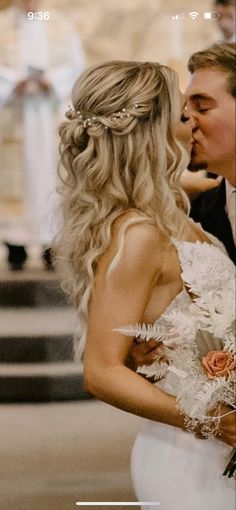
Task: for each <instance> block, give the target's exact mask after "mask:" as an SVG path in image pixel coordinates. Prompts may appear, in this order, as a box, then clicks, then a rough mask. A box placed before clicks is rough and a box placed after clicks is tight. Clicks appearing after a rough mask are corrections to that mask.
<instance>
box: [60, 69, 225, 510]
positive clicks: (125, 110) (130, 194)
mask: <svg viewBox="0 0 236 510" xmlns="http://www.w3.org/2000/svg"><path fill="white" fill-rule="evenodd" d="M67 119H68V120H67V121H65V122H63V123H62V124H61V126H60V129H59V132H60V138H61V144H60V153H61V163H62V165H63V179H62V182H61V190H60V191H61V199H62V209H63V218H64V221H63V228H62V232H61V236H60V239H59V241H58V255H59V259H58V261H59V262H60V264H61V266H62V269H63V270H64V271H66V272H67V274H66V279H67V282H68V283H69V288H70V291H71V294H72V295H73V298H74V301H75V304H76V308H77V311H78V316H79V321H80V327H81V337H80V338H81V343H80V347H81V350H83V349H84V350H85V357H84V378H85V383H86V386H87V389H88V391H89V392H91V393H93V394H94V395H96V396H97V397H98V398H100V399H101V400H104V401H106V402H108V403H110V404H112V405H114V406H116V407H118V408H120V409H123V410H125V411H128V412H131V413H134V414H137V415H139V416H142V417H144V418H147V420H145V421H144V423H143V427H142V431H141V432H140V433H139V435H138V438H137V440H136V442H135V445H134V449H133V453H132V467H131V471H132V477H133V482H134V487H135V492H136V495H137V497H138V499H139V501H160V507H161V508H162V509H163V510H170V509H171V508H173V509H174V508H176V509H177V508H178V509H181V510H190V509H191V510H199V509H201V508H208V507H209V508H214V510H222V507H225V508H227V510H233V509H234V483H233V481H232V480H231V481H230V480H225V479H224V478H223V477H221V478H220V477H219V472H223V467H224V464H225V458H226V457H227V456H228V455H229V453H230V451H231V446H230V445H232V444H234V442H235V429H234V425H235V420H234V416H233V415H232V413H231V414H229V413H228V414H227V416H223V417H222V415H221V414H220V416H219V417H218V419H219V422H218V425H219V426H220V431H221V435H220V434H218V432H219V430H216V431H215V433H216V437H214V438H212V439H211V440H209V441H206V442H204V441H201V440H200V439H199V438H197V437H196V436H195V435H194V434H193V433H186V424H185V419H184V416H183V414H182V413H181V411H180V409H179V408H178V406H177V402H176V378H175V376H174V374H171V373H169V375H166V376H165V375H163V377H160V381H158V383H157V384H156V385H153V384H151V383H150V381H148V380H146V379H144V378H143V377H142V376H140V374H137V373H135V372H134V371H132V370H130V368H128V366H127V364H126V362H127V357H128V354H129V350H130V347H131V345H132V342H133V338H134V336H136V334H135V333H133V331H134V330H136V326H135V325H140V324H143V326H144V327H145V328H148V326H147V325H148V324H153V323H154V322H155V321H158V324H160V327H162V326H161V325H163V326H165V320H167V316H168V313H169V315H170V314H171V313H173V316H175V315H174V314H176V316H178V313H180V312H181V310H182V311H183V310H185V312H186V314H187V317H188V320H187V325H186V324H183V325H182V326H181V327H182V334H183V332H184V330H185V328H187V329H186V332H185V333H186V336H187V337H188V336H189V331H190V330H191V328H192V326H193V325H194V321H195V317H194V316H191V312H190V306H191V303H192V297H191V292H189V291H187V289H189V288H190V289H191V291H192V288H193V289H195V288H196V286H197V289H199V286H198V284H199V285H200V287H201V282H203V283H204V285H205V286H204V285H203V288H202V287H201V292H200V294H199V295H200V296H201V297H202V299H203V302H204V299H205V297H206V296H205V292H206V289H207V292H208V289H209V292H213V289H214V291H215V292H217V295H218V292H219V296H221V297H222V288H224V285H225V281H226V280H227V278H229V277H230V278H232V276H233V275H234V266H233V263H232V262H231V260H230V259H229V258H228V256H227V255H226V253H225V252H224V250H221V249H220V248H219V246H218V242H217V241H216V240H214V239H213V240H212V238H209V237H208V235H207V234H206V232H204V231H203V230H202V229H201V228H199V226H198V225H196V224H195V223H194V222H193V221H192V220H190V219H189V218H188V216H187V214H186V212H187V211H188V205H189V204H188V198H187V196H186V194H185V193H184V192H183V190H182V187H181V185H180V175H181V172H182V171H183V169H184V168H186V167H187V165H188V162H189V160H190V155H191V148H192V142H193V139H192V132H193V128H194V120H193V119H191V117H190V115H189V112H188V109H187V108H186V100H185V98H184V97H183V96H181V95H180V92H179V85H178V77H177V74H176V73H175V72H174V71H173V70H171V69H170V68H167V67H166V66H162V65H160V64H158V63H152V62H145V63H140V62H128V61H114V62H107V63H105V64H103V65H100V66H95V67H93V68H91V69H88V70H87V71H85V72H84V73H83V75H82V77H81V78H80V79H79V80H78V81H76V83H75V85H74V87H73V91H72V107H71V108H70V109H69V110H68V112H67ZM199 259H200V260H201V263H199ZM212 265H213V266H214V272H212V271H211V266H212ZM222 266H224V270H225V272H224V275H223V280H224V281H223V280H222V279H221V278H222V275H221V273H222ZM188 277H189V278H190V280H191V279H192V280H191V282H189V280H188ZM185 278H187V280H188V281H186V280H185ZM230 281H231V280H230ZM222 282H223V283H222ZM221 284H222V285H223V287H222V286H221ZM204 289H205V290H204ZM68 290H69V289H68ZM219 299H220V297H219ZM127 325H131V326H130V327H131V330H132V332H130V337H127V336H126V334H125V331H124V330H125V329H126V326H127ZM127 328H128V326H127ZM146 330H147V329H146ZM183 338H186V337H185V336H184V337H183ZM172 340H173V342H174V343H175V341H176V342H179V339H178V335H177V336H176V332H175V330H174V338H173V337H172ZM185 355H186V353H185V354H184V359H185ZM172 375H173V377H172ZM194 383H195V380H194V379H192V380H191V384H193V385H194ZM186 390H187V391H189V386H188V387H187V388H186ZM227 411H228V409H227V410H226V411H225V412H227ZM199 431H200V430H199ZM199 431H198V432H199ZM206 459H207V462H206ZM203 479H204V481H205V483H204V484H202V480H203ZM199 488H200V490H199ZM146 508H150V509H151V508H152V507H151V504H150V507H149V506H147V507H146Z"/></svg>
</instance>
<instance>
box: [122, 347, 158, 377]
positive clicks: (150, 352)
mask: <svg viewBox="0 0 236 510" xmlns="http://www.w3.org/2000/svg"><path fill="white" fill-rule="evenodd" d="M162 349H163V344H162V343H161V342H157V341H156V340H149V341H148V342H147V341H144V342H137V341H136V340H134V342H133V344H132V346H131V348H130V351H129V355H128V358H127V360H126V366H128V367H129V368H131V370H137V368H138V367H140V366H142V365H151V364H152V363H153V362H154V361H155V360H156V359H157V358H160V354H161V351H162Z"/></svg>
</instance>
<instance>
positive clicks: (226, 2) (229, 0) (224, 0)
mask: <svg viewBox="0 0 236 510" xmlns="http://www.w3.org/2000/svg"><path fill="white" fill-rule="evenodd" d="M214 5H223V7H229V6H231V5H233V6H234V5H235V0H214Z"/></svg>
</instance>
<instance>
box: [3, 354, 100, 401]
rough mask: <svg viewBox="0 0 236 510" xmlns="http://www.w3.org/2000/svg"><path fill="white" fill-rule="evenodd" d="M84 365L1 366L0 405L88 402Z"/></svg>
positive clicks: (39, 364) (5, 364) (38, 364)
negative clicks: (3, 403) (2, 403)
mask: <svg viewBox="0 0 236 510" xmlns="http://www.w3.org/2000/svg"><path fill="white" fill-rule="evenodd" d="M90 398H91V395H89V394H88V393H87V392H86V391H85V390H84V385H83V373H82V365H81V364H77V363H75V362H73V363H66V362H64V363H51V364H48V363H37V364H22V363H20V364H12V365H9V364H7V363H1V364H0V402H5V403H10V402H18V403H20V402H58V401H69V400H70V401H71V400H87V399H90Z"/></svg>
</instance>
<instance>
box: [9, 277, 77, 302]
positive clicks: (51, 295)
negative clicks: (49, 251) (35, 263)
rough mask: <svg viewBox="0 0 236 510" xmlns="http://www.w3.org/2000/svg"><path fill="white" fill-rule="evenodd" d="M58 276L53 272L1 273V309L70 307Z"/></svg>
mask: <svg viewBox="0 0 236 510" xmlns="http://www.w3.org/2000/svg"><path fill="white" fill-rule="evenodd" d="M68 304H69V299H68V296H67V295H66V294H65V292H64V291H63V290H62V288H61V286H60V278H59V276H58V274H56V273H54V272H51V271H25V272H24V271H21V272H19V273H17V272H9V271H6V272H1V273H0V307H9V306H11V307H22V306H25V307H30V308H35V307H37V308H40V307H51V306H54V307H55V306H57V307H62V306H68Z"/></svg>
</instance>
